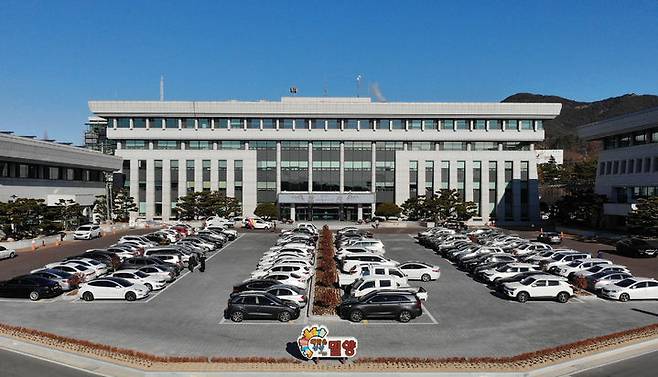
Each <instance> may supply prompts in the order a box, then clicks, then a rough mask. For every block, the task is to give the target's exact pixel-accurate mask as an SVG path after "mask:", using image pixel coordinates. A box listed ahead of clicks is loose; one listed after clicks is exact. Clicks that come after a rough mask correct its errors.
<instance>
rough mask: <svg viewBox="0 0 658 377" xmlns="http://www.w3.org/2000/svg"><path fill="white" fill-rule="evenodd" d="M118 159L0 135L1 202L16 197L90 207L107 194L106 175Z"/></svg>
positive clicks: (49, 143) (63, 145)
mask: <svg viewBox="0 0 658 377" xmlns="http://www.w3.org/2000/svg"><path fill="white" fill-rule="evenodd" d="M121 163H122V160H121V158H118V157H115V156H109V155H105V154H102V153H99V152H94V151H90V150H87V149H84V148H80V147H73V146H70V145H66V144H61V143H55V142H52V141H46V140H36V139H34V138H32V137H24V136H15V135H12V133H11V132H2V133H0V202H7V201H10V200H14V199H16V198H31V199H43V200H45V201H46V204H47V205H50V206H53V205H55V203H57V202H58V201H59V200H60V199H64V200H73V201H75V202H76V203H78V204H80V205H82V206H87V207H88V206H91V205H92V204H93V203H94V201H95V199H96V198H95V197H96V195H104V194H105V193H106V182H105V175H106V174H110V175H111V173H112V172H114V171H117V170H119V169H121Z"/></svg>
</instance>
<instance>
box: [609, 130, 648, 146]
mask: <svg viewBox="0 0 658 377" xmlns="http://www.w3.org/2000/svg"><path fill="white" fill-rule="evenodd" d="M649 143H658V127H657V128H652V129H648V130H642V131H636V132H631V133H626V134H621V135H614V136H608V137H606V138H604V139H603V149H617V148H626V147H632V146H636V145H644V144H649Z"/></svg>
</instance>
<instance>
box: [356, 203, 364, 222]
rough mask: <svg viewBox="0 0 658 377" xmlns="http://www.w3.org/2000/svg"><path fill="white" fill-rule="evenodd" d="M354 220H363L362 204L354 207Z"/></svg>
mask: <svg viewBox="0 0 658 377" xmlns="http://www.w3.org/2000/svg"><path fill="white" fill-rule="evenodd" d="M356 219H357V220H363V204H360V203H359V205H358V206H357V207H356Z"/></svg>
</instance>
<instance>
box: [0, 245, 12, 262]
mask: <svg viewBox="0 0 658 377" xmlns="http://www.w3.org/2000/svg"><path fill="white" fill-rule="evenodd" d="M5 258H16V250H14V249H7V248H6V247H4V246H0V259H5Z"/></svg>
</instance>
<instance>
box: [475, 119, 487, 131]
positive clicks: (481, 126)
mask: <svg viewBox="0 0 658 377" xmlns="http://www.w3.org/2000/svg"><path fill="white" fill-rule="evenodd" d="M473 129H474V130H486V129H487V121H486V120H484V119H476V120H475V121H474V122H473Z"/></svg>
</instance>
